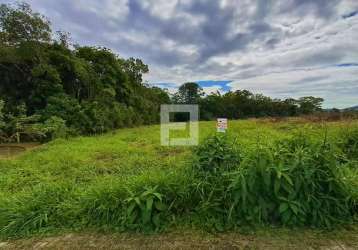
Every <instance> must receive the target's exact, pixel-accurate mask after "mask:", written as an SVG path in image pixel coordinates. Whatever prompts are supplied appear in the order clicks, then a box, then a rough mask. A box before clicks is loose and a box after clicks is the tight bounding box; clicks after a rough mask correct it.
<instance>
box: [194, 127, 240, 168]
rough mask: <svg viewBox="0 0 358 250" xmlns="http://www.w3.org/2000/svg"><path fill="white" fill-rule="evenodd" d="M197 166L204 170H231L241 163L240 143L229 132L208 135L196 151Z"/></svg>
mask: <svg viewBox="0 0 358 250" xmlns="http://www.w3.org/2000/svg"><path fill="white" fill-rule="evenodd" d="M195 153H196V157H197V164H196V167H197V168H198V169H199V170H200V171H204V172H217V171H224V170H230V169H233V168H235V167H237V166H238V165H239V164H240V160H241V156H240V152H239V149H238V145H237V144H236V141H235V140H232V138H231V137H229V136H228V135H227V134H219V133H217V134H215V135H214V136H211V137H208V138H207V139H206V140H205V141H204V142H203V143H202V144H201V145H199V146H198V148H197V149H196V151H195Z"/></svg>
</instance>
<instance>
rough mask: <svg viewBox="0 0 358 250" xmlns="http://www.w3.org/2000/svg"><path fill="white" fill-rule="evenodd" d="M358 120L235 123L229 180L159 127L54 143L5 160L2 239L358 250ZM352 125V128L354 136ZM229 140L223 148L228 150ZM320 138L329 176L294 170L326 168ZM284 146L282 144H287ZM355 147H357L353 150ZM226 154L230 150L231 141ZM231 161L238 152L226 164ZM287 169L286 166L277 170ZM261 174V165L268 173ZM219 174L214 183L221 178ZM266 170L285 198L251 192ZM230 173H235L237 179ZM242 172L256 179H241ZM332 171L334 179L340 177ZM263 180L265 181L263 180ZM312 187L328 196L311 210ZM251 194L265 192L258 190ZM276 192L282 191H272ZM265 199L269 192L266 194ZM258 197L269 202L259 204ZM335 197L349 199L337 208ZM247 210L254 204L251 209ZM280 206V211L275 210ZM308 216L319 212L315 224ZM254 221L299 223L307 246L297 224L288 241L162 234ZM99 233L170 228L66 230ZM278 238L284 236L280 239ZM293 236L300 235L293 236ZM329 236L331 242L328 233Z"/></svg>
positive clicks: (0, 171)
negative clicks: (166, 138)
mask: <svg viewBox="0 0 358 250" xmlns="http://www.w3.org/2000/svg"><path fill="white" fill-rule="evenodd" d="M357 127H358V124H357V122H337V123H333V122H332V123H325V124H323V123H308V122H305V121H302V120H286V121H270V120H247V121H233V122H230V123H229V135H230V138H231V139H232V141H234V143H235V145H237V146H238V148H239V152H238V154H239V155H240V159H238V161H237V163H236V161H235V160H234V161H232V162H235V164H234V166H233V167H232V168H231V169H230V170H227V171H226V170H225V172H219V175H218V173H217V172H218V171H219V170H216V169H214V170H213V171H212V170H208V173H210V174H205V177H203V175H200V174H198V170H196V166H197V165H199V167H200V166H201V167H202V166H204V165H205V164H207V163H208V162H207V161H205V162H203V161H200V160H199V162H198V159H197V158H198V157H199V158H200V157H201V158H200V159H202V158H203V152H201V153H199V155H198V152H197V150H196V149H195V150H194V149H193V148H191V147H162V146H161V145H160V126H148V127H140V128H133V129H123V130H118V131H116V132H115V133H109V134H106V135H103V136H97V137H78V138H73V139H69V140H64V139H61V140H56V141H53V142H51V143H48V144H45V145H42V146H40V147H38V148H36V149H33V150H31V151H29V152H26V153H24V154H22V155H20V156H17V157H16V158H11V159H3V160H0V180H1V181H0V199H1V203H0V211H1V212H0V227H1V231H0V234H1V236H2V237H3V238H4V240H5V241H6V242H7V243H6V244H5V243H4V244H3V245H4V246H15V245H18V246H24V247H26V246H30V245H31V244H40V245H41V242H42V243H44V244H43V246H51V244H54V245H53V247H55V246H57V244H59V245H58V247H59V248H61V247H63V246H62V245H61V244H66V243H61V242H64V241H67V242H68V243H70V242H73V243H76V242H77V241H81V242H82V243H81V244H82V245H83V247H84V248H87V247H90V245H88V244H91V242H92V241H93V242H94V244H100V245H103V244H104V245H106V244H107V245H108V247H109V246H110V245H111V244H112V243H113V244H115V245H116V244H118V243H120V244H124V245H128V246H129V247H130V246H132V247H136V246H139V245H141V244H142V243H143V242H145V244H148V246H149V247H150V246H151V247H152V248H156V245H155V244H156V243H155V242H156V241H158V242H160V241H161V240H162V241H168V240H169V239H174V241H173V243H171V244H173V247H178V246H179V248H180V247H181V246H182V247H190V246H198V247H200V246H202V247H203V248H206V246H208V244H209V245H213V246H215V245H216V244H219V245H218V246H227V247H235V246H239V247H245V246H252V247H254V248H257V247H268V246H269V245H272V244H273V245H276V246H285V247H286V246H288V245H290V244H291V243H292V244H296V243H297V244H298V246H302V245H301V244H306V243H307V244H308V245H310V244H312V247H313V248H315V247H333V248H335V249H338V248H339V247H341V245H342V246H343V248H344V247H347V248H349V247H350V248H352V249H353V248H355V247H356V245H354V244H357V238H356V230H355V229H353V228H354V227H355V226H354V224H355V217H356V216H357V213H356V208H357V206H356V205H357V193H358V188H357V187H358V175H357V169H358V168H357V161H356V159H357V158H355V157H356V153H357V152H356V151H355V150H356V145H357V141H356V139H355V137H354V133H353V132H354V131H355V130H356V129H357ZM351 131H353V132H352V133H350V132H351ZM180 134H181V133H175V134H173V136H180ZM183 134H185V133H183ZM213 134H215V123H214V122H201V123H200V141H202V142H204V141H205V138H206V137H208V136H210V135H213ZM297 136H298V137H297ZM296 137H297V138H305V141H304V142H297V141H296V139H292V138H296ZM306 139H307V142H306ZM286 140H287V141H288V142H289V143H288V144H289V145H288V146H287V145H286V144H285V143H283V142H285V141H286ZM230 141H231V140H230ZM292 142H295V143H298V144H297V145H298V146H297V147H296V146H295V151H294V153H292V152H286V151H287V150H286V151H285V150H284V149H287V148H288V147H291V146H290V145H291V144H290V143H292ZM220 143H222V142H221V141H219V142H218V146H217V147H216V148H215V149H214V150H217V148H220V147H221V146H222V145H221V144H220ZM225 143H226V142H224V148H223V150H224V151H225V150H226V148H225V147H227V146H228V145H227V144H225ZM310 143H311V144H310ZM315 143H318V144H315ZM319 143H323V146H324V150H329V151H324V152H327V154H326V153H325V154H324V155H323V156H324V157H322V159H321V160H319V161H321V162H326V161H327V164H326V163H325V164H323V165H322V166H321V165H320V166H319V167H320V168H321V167H322V169H320V170H319V171H321V172H323V171H326V170H327V169H328V170H329V171H328V172H329V173H324V174H323V175H322V174H320V173H315V172H309V171H308V172H302V171H301V172H300V171H298V170H296V169H299V167H297V166H299V165H300V164H301V165H302V164H303V163H304V164H308V165H307V169H313V170H315V169H316V168H317V166H315V165H312V164H314V163H313V162H316V161H313V160H312V159H310V158H309V157H310V155H313V156H312V157H315V156H314V154H316V153H312V152H316V151H310V150H315V148H316V146H315V145H320V144H319ZM204 144H205V143H204ZM230 145H231V144H230ZM277 145H280V146H279V148H277V147H278V146H277ZM312 145H313V146H312ZM328 145H329V146H328ZM206 146H207V147H208V148H205V149H201V150H202V151H204V153H205V152H209V151H210V150H212V148H210V147H211V146H212V145H211V144H210V143H209V144H208V145H206ZM317 147H318V146H317ZM348 147H349V150H348V151H347V150H345V149H346V148H348ZM227 150H228V151H230V152H231V148H230V147H228V148H227ZM235 150H236V148H235ZM277 150H281V151H277ZM282 150H283V151H282ZM215 152H216V153H217V151H215ZM235 152H236V151H235ZM256 152H261V153H262V152H265V153H262V154H261V153H260V154H258V157H257V159H258V160H257V161H256V160H255V161H253V159H254V158H255V157H253V154H254V153H256ZM277 152H279V153H277ZM317 152H318V151H317ZM319 152H321V151H319ZM231 153H232V152H231ZM221 154H222V155H223V159H222V161H223V162H226V161H227V160H228V159H226V158H225V157H226V152H221V153H219V155H221ZM215 155H217V154H215ZM280 155H281V156H282V155H284V156H285V157H286V156H287V157H291V155H294V156H292V157H293V158H292V159H291V158H290V159H288V160H287V161H286V160H285V159H284V161H282V162H281V161H278V160H280V159H281V158H282V157H281V158H280ZM229 156H230V157H231V156H232V155H229ZM331 156H332V157H333V158H331ZM205 157H206V158H205ZM210 157H211V156H210V155H204V158H205V159H206V160H208V161H209V165H208V164H207V165H208V166H209V167H211V166H212V165H213V164H214V165H215V164H217V166H221V165H220V164H221V163H220V162H221V160H220V159H219V160H220V161H219V163H215V160H217V159H212V158H210ZM319 157H321V155H319ZM234 158H235V157H234ZM328 158H329V159H328ZM255 159H256V158H255ZM262 159H263V160H262ZM277 159H278V160H277ZM315 159H316V158H315ZM328 160H329V161H330V163H328ZM261 161H262V162H261ZM295 161H297V164H296V163H295V164H296V165H294V167H293V163H292V162H295ZM232 162H231V158H230V159H229V161H228V165H230V164H231V163H232ZM277 162H280V164H281V163H282V164H283V166H277V164H276V163H277ZM291 163H292V164H291ZM200 164H201V165H200ZM203 164H204V165H203ZM250 164H251V165H252V166H253V167H252V169H253V170H252V171H253V172H254V173H255V175H246V177H245V175H244V174H243V173H247V172H248V171H247V170H250V168H247V167H248V166H250ZM255 164H256V165H255ZM275 164H276V165H275ZM280 164H278V165H280ZM285 164H286V165H287V166H285ZM309 164H311V165H312V166H311V165H309ZM231 165H232V164H231ZM205 166H206V165H205ZM215 166H216V165H215ZM279 168H282V169H280V171H278V170H277V169H279ZM203 169H204V168H203ZM240 169H245V170H246V172H243V173H240V174H241V175H240V178H239V175H235V174H236V173H237V172H238V171H239V170H240ZM258 169H260V171H261V170H262V172H258ZM272 169H273V170H272ZM200 171H203V170H200ZM205 171H206V170H205ZM220 171H221V170H220ZM250 171H251V170H250ZM250 171H249V172H250ZM272 171H277V172H272ZM295 171H296V172H295ZM297 171H298V172H297ZM214 172H215V178H212V177H213V175H214ZM200 173H202V172H200ZM263 173H270V177H268V179H267V180H268V183H266V181H263V182H265V184H267V185H269V186H270V185H271V182H272V181H274V180H276V179H280V180H281V179H282V180H283V181H282V183H281V186H279V187H277V185H276V184H274V183H272V185H273V186H275V187H277V190H275V191H277V192H279V193H280V192H281V191H280V190H281V189H282V193H281V195H279V197H278V198H277V201H275V202H276V203H275V202H272V204H271V203H270V202H271V198H270V197H271V196H270V195H271V193H265V194H262V197H261V196H260V195H261V193H262V190H254V189H252V187H250V185H249V184H248V186H247V187H246V186H245V187H244V186H243V181H244V180H245V181H247V180H249V179H248V178H254V177H255V178H263V180H266V179H265V178H266V177H265V176H264V174H263ZM276 173H278V174H277V175H279V177H277V176H276ZM302 173H303V175H302V176H303V177H302V178H303V179H302V180H303V183H302V184H297V180H299V178H298V177H297V178H293V177H295V174H299V175H300V176H301V174H302ZM232 174H233V175H234V177H235V178H236V179H234V178H231V176H232ZM310 174H311V175H310ZM281 175H282V177H281ZM309 175H310V176H309ZM208 176H209V177H208ZM218 176H220V177H218ZM226 176H229V177H230V178H226ZM243 176H244V177H245V178H247V179H243V178H244V177H243ZM332 176H333V177H334V178H335V180H334V181H333V182H332V180H331V179H332V178H333V177H332ZM201 178H202V179H205V178H206V179H205V181H207V182H206V183H204V182H201V180H202V179H201ZM210 178H212V179H216V180H217V179H218V178H219V179H220V182H218V181H215V182H211V181H212V179H210ZM221 178H222V179H223V180H221ZM275 178H276V179H275ZM314 178H316V179H314ZM322 178H325V179H324V180H322ZM224 179H225V180H224ZM296 179H297V180H296ZM255 181H258V183H259V181H260V179H257V180H255ZM305 181H307V183H305ZM316 181H317V182H316ZM312 182H314V184H317V185H318V184H319V185H321V187H320V191H319V192H318V191H317V190H316V189H314V190H316V191H314V193H310V194H308V195H307V196H313V195H316V194H318V195H317V196H315V197H313V199H316V200H315V202H312V204H318V203H322V205H321V206H320V207H311V206H315V205H310V204H311V203H310V204H308V205H306V204H300V201H301V200H300V199H303V198H306V197H303V198H302V197H301V196H300V195H301V194H300V193H302V192H303V190H306V189H305V188H306V187H307V186H309V183H312ZM238 183H239V184H238ZM291 184H292V185H291ZM234 185H237V186H234ZM245 185H246V184H245ZM297 185H301V187H298V186H297ZM313 186H314V185H313ZM229 187H230V188H231V189H230V188H229ZM239 187H240V188H241V189H240V188H239ZM243 187H244V188H245V190H246V189H247V188H248V190H249V191H248V194H249V195H248V197H246V198H245V197H242V196H240V195H238V196H237V197H238V198H235V197H236V196H235V192H238V193H240V194H242V193H243V190H244V189H242V188H243ZM250 188H251V189H250ZM289 188H292V190H293V191H292V194H289V193H288V191H287V190H291V189H289ZM312 188H316V187H312ZM310 190H311V189H310ZM312 190H313V189H312ZM255 192H257V193H255ZM312 192H313V191H312ZM252 194H255V196H257V197H252V196H253V195H252ZM286 194H287V196H285V195H286ZM272 195H273V196H272V197H274V193H273V191H272ZM283 196H285V197H283ZM292 197H293V198H292ZM266 198H270V199H269V200H265V199H266ZM291 198H292V199H291ZM272 199H276V198H272ZM261 200H262V201H261ZM246 201H247V203H246ZM256 201H257V202H262V203H255V202H256ZM268 201H270V202H268ZM343 201H344V202H343ZM279 202H282V203H279ZM335 202H337V203H335ZM346 202H347V203H346ZM269 203H270V204H269ZM343 203H344V204H343ZM260 204H262V205H260ZM267 204H269V205H267ZM335 204H339V205H338V207H337V208H335V207H336V206H337V205H335ZM245 206H247V209H244V208H245ZM256 210H257V211H256ZM276 210H277V211H278V210H279V211H280V213H278V212H277V213H276V212H274V211H276ZM336 210H337V211H336ZM338 210H339V211H338ZM341 211H345V212H344V213H343V212H341ZM253 215H254V216H253ZM256 215H257V216H256ZM315 216H316V217H315ZM314 217H315V218H314ZM309 218H312V221H311V220H310V219H309ZM253 224H254V225H266V226H267V225H275V226H276V227H281V225H285V226H288V227H294V228H295V227H299V228H300V229H299V230H300V232H301V233H299V234H298V235H297V237H298V239H302V242H301V240H293V239H292V238H290V236H289V235H290V234H291V233H288V232H287V231H285V232H283V233H282V234H281V236H282V237H284V238H283V239H282V241H281V239H280V237H281V236H279V235H276V233H270V232H268V233H267V234H268V236H267V235H265V234H264V233H259V234H258V235H257V234H255V236H247V235H245V234H244V235H242V234H239V233H236V234H235V233H227V234H224V235H221V236H218V237H219V238H215V237H214V236H212V237H213V238H211V239H210V237H209V238H208V239H207V240H206V239H202V238H201V236H197V238H196V236H195V237H192V236H190V237H187V236H186V233H179V234H175V233H174V234H169V236H168V234H163V232H168V230H169V231H170V230H173V229H174V230H177V229H178V228H184V232H186V231H187V229H188V230H189V231H190V230H191V229H193V228H194V229H195V230H203V231H206V232H215V233H217V232H220V231H226V232H234V231H237V230H240V228H242V227H243V226H247V225H253ZM338 225H341V226H340V227H338ZM347 225H348V226H347ZM352 225H353V226H352ZM307 226H314V227H318V228H322V229H324V230H326V229H327V228H328V229H329V230H332V229H335V230H336V233H333V234H332V233H326V234H321V233H319V231H306V232H307V233H306V232H305V229H302V228H306V227H307ZM342 227H344V228H348V231H347V229H344V230H343V229H337V228H342ZM89 229H91V230H93V229H94V230H95V231H97V230H100V231H105V232H150V233H153V232H162V234H161V235H158V236H143V237H144V238H143V239H142V238H141V237H142V236H140V237H139V236H135V235H131V236H128V237H129V238H128V237H126V236H123V235H122V234H118V235H114V236H113V235H112V236H108V235H102V234H100V235H98V238H96V237H95V236H93V234H83V235H78V236H77V235H72V234H71V235H70V236H68V232H77V231H82V232H83V231H86V230H89ZM250 230H252V229H250ZM337 230H338V231H337ZM268 231H270V230H268ZM61 232H63V234H65V235H67V236H63V237H62V236H61V237H55V238H52V239H51V238H50V239H49V240H47V239H45V240H21V241H17V242H16V244H15V243H14V242H13V241H8V239H9V238H12V237H24V236H29V235H37V236H38V235H39V234H40V235H41V234H46V235H48V234H49V233H50V234H58V233H60V234H61ZM274 232H275V231H274ZM340 232H341V233H340ZM280 233H281V231H279V233H278V234H280ZM292 234H293V235H295V233H294V232H293V231H292ZM307 234H313V235H316V236H317V237H316V236H314V237H313V238H312V236H310V237H309V240H308V241H307V242H304V238H305V237H306V236H307ZM123 237H124V238H123ZM206 237H207V236H206ZM241 237H242V238H241ZM295 237H296V236H295ZM326 237H330V238H329V239H328V238H327V239H326V240H325V238H326ZM88 239H91V240H88ZM153 239H154V240H153ZM53 240H54V242H52V241H53ZM142 240H143V242H142ZM43 241H44V242H43ZM51 242H52V243H51ZM96 242H97V243H96ZM245 242H246V243H245ZM249 243H250V244H249ZM14 244H15V245H14ZM76 244H77V243H76ZM81 244H80V245H81ZM220 244H224V245H220ZM262 244H263V245H262ZM282 244H283V245H282ZM285 244H288V245H285ZM40 245H38V246H40ZM0 246H1V245H0ZM168 247H171V246H169V245H168Z"/></svg>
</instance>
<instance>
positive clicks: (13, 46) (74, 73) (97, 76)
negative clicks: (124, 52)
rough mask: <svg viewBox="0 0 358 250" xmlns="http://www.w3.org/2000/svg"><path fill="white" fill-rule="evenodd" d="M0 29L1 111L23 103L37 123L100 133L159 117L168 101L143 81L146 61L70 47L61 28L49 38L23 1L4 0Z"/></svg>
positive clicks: (40, 19) (45, 24)
mask: <svg viewBox="0 0 358 250" xmlns="http://www.w3.org/2000/svg"><path fill="white" fill-rule="evenodd" d="M0 30H1V33H0V38H1V39H0V55H1V57H0V78H1V79H2V84H1V85H0V99H3V100H4V101H5V106H4V107H3V109H4V110H3V111H4V112H5V113H8V114H10V113H15V112H16V110H15V109H16V108H14V107H18V106H20V105H24V108H25V109H26V114H24V115H26V116H27V117H33V115H39V116H40V117H39V119H38V122H39V123H44V122H45V121H46V120H48V119H50V118H51V117H58V118H61V119H63V120H64V121H65V123H66V127H68V128H69V129H70V130H71V131H72V133H73V132H74V131H76V133H78V134H99V133H104V132H106V131H109V130H113V129H115V128H119V127H123V126H135V125H141V124H152V123H157V122H159V115H158V114H159V109H160V104H162V103H168V102H169V101H170V100H169V96H168V94H167V92H165V91H163V90H161V89H159V88H152V87H149V86H147V85H145V84H143V82H142V76H143V74H145V73H147V72H148V66H147V65H146V64H144V63H143V62H142V61H141V60H140V59H134V58H130V59H127V60H126V59H122V58H119V57H118V56H117V55H116V54H114V53H113V52H112V51H111V50H109V49H106V48H99V47H86V46H85V47H81V46H75V48H70V47H68V45H69V41H68V35H67V34H65V33H63V32H60V33H59V41H52V40H51V39H50V38H51V36H52V33H51V29H50V26H49V22H48V21H47V20H46V19H45V18H44V17H43V16H41V15H40V14H38V13H34V12H32V10H31V9H30V6H29V5H27V4H18V5H17V6H12V5H4V4H2V5H1V8H0ZM44 126H46V125H45V124H44ZM13 129H15V130H16V128H15V127H14V128H13ZM46 134H47V135H48V136H47V138H46V139H50V138H51V136H50V135H49V134H48V133H46ZM7 136H11V135H7ZM38 139H39V138H37V137H28V138H27V140H38Z"/></svg>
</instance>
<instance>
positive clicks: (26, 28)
mask: <svg viewBox="0 0 358 250" xmlns="http://www.w3.org/2000/svg"><path fill="white" fill-rule="evenodd" d="M0 27H1V29H0V30H1V31H0V41H1V42H2V43H4V44H7V45H18V44H20V43H22V42H49V41H50V40H51V28H50V22H49V21H48V20H47V19H46V18H45V17H44V16H42V15H40V14H39V13H34V12H33V11H32V10H31V7H30V5H29V4H27V3H18V4H17V7H16V8H13V7H11V6H10V5H6V4H1V5H0Z"/></svg>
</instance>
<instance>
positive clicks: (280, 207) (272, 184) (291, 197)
mask: <svg viewBox="0 0 358 250" xmlns="http://www.w3.org/2000/svg"><path fill="white" fill-rule="evenodd" d="M235 148H236V146H235V145H231V144H230V143H228V138H227V136H223V137H221V136H220V137H218V136H215V137H210V138H208V139H207V140H205V141H204V143H203V144H202V145H201V146H200V147H199V148H198V150H197V151H196V153H197V156H198V159H199V161H198V162H199V163H198V164H197V165H198V166H199V168H196V169H197V170H198V171H199V173H202V171H203V170H204V171H206V172H207V173H209V174H208V175H207V176H205V178H203V177H200V175H198V176H199V177H198V179H197V183H196V184H195V185H200V189H199V191H193V196H194V197H196V199H197V200H198V203H197V213H198V216H199V218H202V219H201V222H200V223H208V222H209V220H212V223H209V225H210V227H213V226H215V227H216V228H217V229H220V228H227V227H233V226H237V225H243V224H279V225H288V226H316V227H331V226H332V225H333V224H337V223H342V222H349V221H352V218H353V215H354V213H355V212H354V206H355V205H354V204H356V200H355V198H353V196H352V195H353V194H352V192H351V190H349V186H347V185H346V182H344V179H343V176H342V170H341V164H340V162H339V160H338V157H337V154H336V152H335V151H334V147H333V146H331V145H329V144H328V143H327V142H326V140H323V141H321V142H315V141H313V140H311V139H310V138H309V137H308V136H306V135H303V134H300V135H297V136H294V137H292V138H291V139H288V140H283V141H279V142H277V143H276V144H274V145H273V146H268V145H263V144H258V145H257V147H256V148H254V149H253V150H251V151H249V152H247V153H246V155H244V157H240V156H239V155H238V153H237V150H236V149H235ZM235 153H236V154H235ZM240 158H242V160H241V161H240V160H238V159H240ZM233 166H235V167H233ZM218 169H221V172H220V175H218V174H213V173H215V171H217V170H218ZM207 170H209V171H207ZM198 183H199V184H198Z"/></svg>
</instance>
